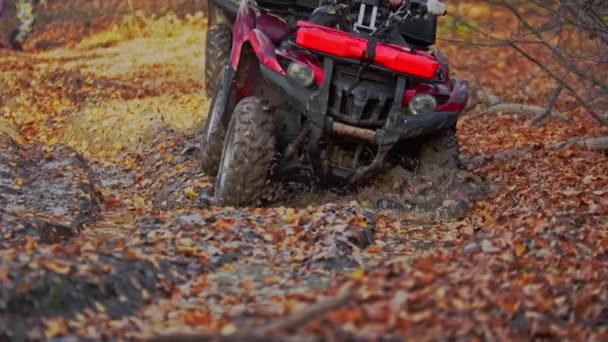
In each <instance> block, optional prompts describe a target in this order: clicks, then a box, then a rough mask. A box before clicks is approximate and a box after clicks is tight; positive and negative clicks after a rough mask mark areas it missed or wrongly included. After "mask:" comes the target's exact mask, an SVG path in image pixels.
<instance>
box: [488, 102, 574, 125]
mask: <svg viewBox="0 0 608 342" xmlns="http://www.w3.org/2000/svg"><path fill="white" fill-rule="evenodd" d="M545 112H546V108H544V107H540V106H534V105H526V104H523V103H499V104H497V105H494V106H492V107H490V108H488V113H489V114H492V115H496V114H498V113H520V114H526V115H533V116H535V117H539V116H541V115H543V114H544V113H545ZM548 116H550V117H553V118H556V119H560V120H565V121H569V120H570V118H569V117H568V116H567V115H565V114H563V113H560V112H557V111H553V110H552V111H550V112H549V115H548Z"/></svg>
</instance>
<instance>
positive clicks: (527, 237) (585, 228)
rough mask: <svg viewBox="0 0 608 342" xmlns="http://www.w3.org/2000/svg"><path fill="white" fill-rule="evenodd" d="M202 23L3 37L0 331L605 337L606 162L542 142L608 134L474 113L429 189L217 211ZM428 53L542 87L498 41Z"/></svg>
mask: <svg viewBox="0 0 608 342" xmlns="http://www.w3.org/2000/svg"><path fill="white" fill-rule="evenodd" d="M205 27H206V21H205V19H204V18H203V17H202V16H201V15H196V16H189V17H187V18H185V19H177V18H175V17H173V16H167V17H163V18H159V19H150V18H145V17H141V16H138V15H135V16H130V17H127V18H125V19H124V20H122V21H119V22H117V23H116V24H115V25H114V26H111V25H110V26H107V28H105V29H103V30H99V31H97V32H95V33H93V34H87V35H86V36H83V37H78V39H76V38H74V41H73V42H72V43H68V44H66V45H63V46H61V47H55V48H53V49H50V50H46V51H39V50H36V49H35V48H34V49H32V50H30V51H27V52H24V53H17V52H12V51H8V50H0V73H1V74H2V77H1V78H0V282H1V284H2V286H1V289H0V340H17V341H18V340H40V339H58V338H61V337H69V336H72V337H76V338H82V339H93V340H97V339H101V338H106V339H110V340H114V339H118V338H120V339H130V338H150V337H154V336H161V335H166V334H172V333H186V332H192V333H198V334H204V335H205V336H207V337H209V336H236V337H239V336H240V337H241V338H245V337H246V338H254V339H255V338H260V337H268V336H270V335H276V336H278V337H281V336H283V337H285V336H288V335H289V336H296V335H297V336H299V337H302V338H303V337H310V338H313V337H315V336H316V337H319V338H322V339H327V340H331V339H332V338H337V339H347V338H350V337H353V336H356V337H362V338H374V337H379V336H382V337H395V338H401V337H410V338H414V339H415V340H437V339H439V340H444V339H457V340H458V339H462V340H470V339H479V340H493V339H500V340H503V339H504V340H512V339H531V338H547V339H563V338H566V339H580V340H608V173H607V172H606V170H608V158H607V156H606V154H604V153H599V152H593V151H590V150H586V149H583V148H579V147H576V146H573V147H569V148H560V149H553V148H550V145H551V144H553V143H556V142H561V141H565V140H568V139H575V138H587V137H595V136H599V135H606V134H608V130H607V129H605V128H601V127H600V126H599V125H597V124H596V123H595V122H594V121H593V120H592V119H590V118H589V117H588V116H587V115H586V114H585V113H584V112H582V111H573V112H571V113H568V115H569V116H571V118H572V120H571V121H570V122H564V121H559V120H553V119H548V120H546V121H544V122H543V123H542V124H541V125H537V126H533V125H530V124H528V123H527V120H528V119H529V117H526V116H523V115H517V114H508V113H505V114H498V115H486V114H485V113H484V111H483V108H478V109H476V110H473V111H472V112H470V113H468V114H467V115H465V116H463V117H462V118H461V120H460V121H459V123H458V139H459V142H460V145H461V150H462V155H461V160H462V164H463V168H464V170H463V171H458V172H456V171H454V172H452V173H450V174H448V175H447V177H446V181H445V182H443V183H441V184H433V183H432V182H431V181H430V180H428V179H425V178H423V177H419V176H412V177H411V178H402V179H397V180H395V179H393V182H389V183H384V184H371V185H369V186H368V187H366V188H364V189H360V190H359V191H355V192H354V193H351V194H350V195H340V194H335V193H332V192H331V191H318V189H308V190H306V191H304V193H301V194H299V195H298V196H295V197H294V196H293V195H290V194H281V193H279V194H278V195H276V194H275V195H273V196H274V197H273V196H271V198H269V199H268V200H267V201H265V202H264V204H263V205H262V206H260V207H258V208H228V207H216V206H214V205H212V203H211V202H210V200H209V199H210V198H211V195H212V185H213V178H212V177H209V176H206V175H204V174H202V173H200V172H199V167H198V160H197V158H198V138H197V133H198V130H199V129H200V126H201V124H202V122H203V121H204V119H205V117H206V111H207V106H208V100H207V99H206V97H205V95H204V89H203V72H202V65H203V62H204V56H203V51H204V31H205ZM67 29H69V27H66V26H61V27H58V28H56V29H55V30H49V31H48V32H46V33H45V35H47V36H48V37H57V36H65V35H67V33H65V32H63V31H62V30H67ZM48 37H45V36H39V37H34V41H33V42H32V43H31V44H33V46H35V43H36V42H39V43H40V42H43V43H44V41H45V39H49V38H48ZM441 48H442V49H443V51H444V53H445V54H446V55H447V56H448V58H449V59H450V61H451V62H452V63H453V65H454V69H455V72H456V73H457V74H459V75H461V76H462V77H464V78H473V77H475V76H476V75H479V74H480V73H483V86H484V87H486V88H487V89H490V90H491V91H493V92H495V93H496V94H498V95H503V93H504V94H506V93H507V92H508V91H510V92H511V93H510V96H511V97H512V98H511V99H512V100H514V101H525V102H530V103H536V104H540V105H542V104H543V103H545V99H546V98H547V96H548V94H549V93H550V89H548V87H546V86H544V84H543V82H542V81H537V80H536V79H534V78H532V79H531V78H530V75H534V74H535V73H536V72H537V70H535V69H534V67H533V66H531V65H528V64H526V63H524V62H521V61H519V60H518V59H517V58H515V57H514V56H513V55H512V53H511V52H510V51H508V50H507V49H504V50H501V49H494V50H481V51H470V50H466V49H464V48H462V49H461V48H459V47H458V46H451V45H447V44H446V45H445V46H443V45H442V46H441ZM480 70H482V71H480ZM505 75H508V77H505ZM514 89H515V90H518V89H520V90H518V91H516V92H515V93H514V94H513V90H514ZM513 150H522V151H525V153H515V154H506V155H497V153H500V152H502V151H513ZM306 192H308V193H306ZM387 194H390V195H387ZM405 194H410V195H411V194H414V197H416V198H420V196H423V195H424V196H430V197H433V199H432V200H429V201H427V202H425V203H426V204H424V205H420V204H419V203H417V202H416V203H414V202H408V201H407V200H404V198H407V196H405ZM410 197H411V196H410ZM344 292H346V293H347V294H348V296H345V295H344ZM336 298H337V299H336ZM318 303H326V304H327V303H328V304H330V306H331V308H326V309H320V306H319V304H318ZM332 304H335V305H332ZM310 308H313V309H316V310H317V311H316V312H315V311H314V310H313V311H312V312H308V311H309V309H310ZM293 315H295V316H293ZM299 316H303V318H302V317H299ZM284 317H288V318H289V317H290V319H293V318H294V317H295V318H298V317H299V318H302V319H301V320H297V319H295V320H289V319H288V320H285V318H284ZM272 322H279V323H280V324H278V325H272V324H270V323H272ZM167 340H176V339H175V338H168V339H167ZM64 341H67V340H64Z"/></svg>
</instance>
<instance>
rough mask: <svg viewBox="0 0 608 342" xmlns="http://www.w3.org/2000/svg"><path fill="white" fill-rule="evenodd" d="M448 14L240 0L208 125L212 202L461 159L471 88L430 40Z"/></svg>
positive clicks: (380, 0)
mask: <svg viewBox="0 0 608 342" xmlns="http://www.w3.org/2000/svg"><path fill="white" fill-rule="evenodd" d="M444 13H445V5H444V4H443V3H441V2H439V1H438V0H406V1H404V2H403V3H402V4H401V5H399V6H398V7H397V8H390V6H389V4H388V1H387V0H330V1H328V2H327V3H324V4H319V3H314V4H313V2H312V1H305V0H255V1H254V0H242V1H241V3H240V6H239V9H238V11H237V15H236V18H235V20H234V24H233V26H232V35H231V36H232V43H231V51H230V56H229V57H228V59H227V61H226V63H225V65H224V67H223V69H222V70H221V73H220V75H218V77H217V83H216V85H215V88H214V95H213V98H212V101H211V105H210V108H209V114H208V118H207V120H206V122H205V124H204V127H203V130H202V141H201V165H202V169H203V171H204V172H205V173H206V174H209V175H217V177H216V183H215V199H216V201H217V202H218V203H219V204H224V205H237V206H242V205H251V204H255V203H256V202H257V201H258V200H259V199H260V195H261V194H262V191H263V189H264V186H265V185H266V183H267V181H268V180H269V179H271V178H272V179H278V180H286V179H293V178H296V179H298V178H301V177H304V176H306V177H311V178H312V179H315V180H316V181H317V182H319V183H321V184H324V185H327V186H331V187H335V186H349V185H354V184H360V183H361V182H364V181H366V180H369V179H372V178H373V177H374V176H376V175H378V174H379V173H381V172H382V171H384V170H386V169H387V168H389V167H391V166H394V165H401V166H403V167H408V168H415V169H417V170H418V171H419V172H430V171H431V170H434V169H437V168H456V167H457V166H458V142H457V139H456V134H455V133H456V130H455V128H456V122H457V118H458V115H459V113H460V112H461V111H462V110H463V109H464V108H465V106H466V103H467V100H468V86H467V83H466V82H465V81H463V80H460V79H456V78H450V75H449V67H448V63H447V60H446V59H445V57H443V55H441V53H440V52H439V51H437V50H435V49H432V48H430V47H431V46H432V45H433V44H434V42H435V35H436V26H437V15H441V14H444ZM412 160H414V161H417V163H414V164H412Z"/></svg>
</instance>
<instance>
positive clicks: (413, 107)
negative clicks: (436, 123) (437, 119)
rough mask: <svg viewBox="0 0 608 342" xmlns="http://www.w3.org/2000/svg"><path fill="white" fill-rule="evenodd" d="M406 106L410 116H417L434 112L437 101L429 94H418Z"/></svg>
mask: <svg viewBox="0 0 608 342" xmlns="http://www.w3.org/2000/svg"><path fill="white" fill-rule="evenodd" d="M407 106H408V108H409V109H410V112H412V114H414V115H418V114H422V113H428V112H432V111H434V110H435V107H437V100H436V99H435V97H434V96H433V95H430V94H418V95H416V96H414V97H412V99H411V100H410V103H408V105H407Z"/></svg>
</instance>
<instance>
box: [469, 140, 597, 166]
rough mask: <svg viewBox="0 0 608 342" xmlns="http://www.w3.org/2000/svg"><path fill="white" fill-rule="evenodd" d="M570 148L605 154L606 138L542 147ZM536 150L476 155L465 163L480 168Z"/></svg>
mask: <svg viewBox="0 0 608 342" xmlns="http://www.w3.org/2000/svg"><path fill="white" fill-rule="evenodd" d="M572 146H578V147H582V148H587V149H590V150H592V151H596V152H607V151H608V136H600V137H595V138H583V139H580V138H579V139H569V140H566V141H560V142H557V143H553V144H548V145H545V146H544V149H546V150H560V149H566V148H569V147H572ZM533 150H536V148H535V147H523V148H518V149H514V150H509V151H502V152H499V153H496V154H493V155H485V154H484V155H478V156H474V157H471V158H469V160H468V161H467V163H468V164H471V165H473V166H480V165H483V164H484V163H487V162H490V161H499V160H503V159H507V158H515V157H521V156H525V155H527V154H529V153H530V151H533Z"/></svg>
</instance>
